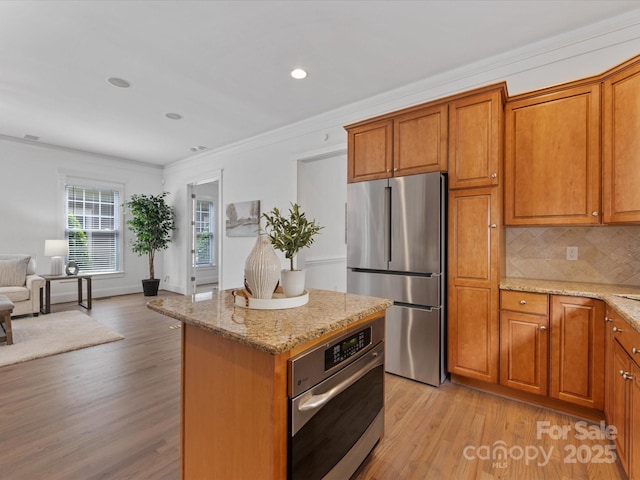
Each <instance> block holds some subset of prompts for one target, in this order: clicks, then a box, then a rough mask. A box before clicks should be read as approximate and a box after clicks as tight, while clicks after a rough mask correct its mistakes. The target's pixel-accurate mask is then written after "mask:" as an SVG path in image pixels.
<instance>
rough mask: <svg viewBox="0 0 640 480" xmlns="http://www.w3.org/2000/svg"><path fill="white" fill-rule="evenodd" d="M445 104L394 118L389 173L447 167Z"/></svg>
mask: <svg viewBox="0 0 640 480" xmlns="http://www.w3.org/2000/svg"><path fill="white" fill-rule="evenodd" d="M447 109H448V106H447V104H443V105H436V106H432V107H427V108H424V109H421V110H418V111H415V112H410V113H405V114H404V115H400V116H398V117H397V118H395V119H394V125H393V134H394V139H393V175H394V176H399V175H413V174H416V173H427V172H440V171H446V170H447V133H448V132H447V126H448V122H447V111H448V110H447Z"/></svg>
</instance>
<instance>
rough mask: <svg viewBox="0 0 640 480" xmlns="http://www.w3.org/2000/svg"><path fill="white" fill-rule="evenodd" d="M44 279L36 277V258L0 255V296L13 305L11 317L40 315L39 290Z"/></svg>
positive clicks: (23, 255)
mask: <svg viewBox="0 0 640 480" xmlns="http://www.w3.org/2000/svg"><path fill="white" fill-rule="evenodd" d="M43 286H44V278H42V277H40V276H38V275H36V256H35V255H28V254H0V295H5V296H6V297H8V298H9V300H11V301H12V302H13V304H14V305H15V306H14V308H13V313H12V314H11V316H12V317H15V316H16V315H25V314H33V315H35V316H37V315H38V314H39V313H40V289H41V288H42V287H43Z"/></svg>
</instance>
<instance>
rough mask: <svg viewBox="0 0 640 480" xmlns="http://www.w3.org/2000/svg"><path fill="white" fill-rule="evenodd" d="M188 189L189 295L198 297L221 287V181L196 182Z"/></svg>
mask: <svg viewBox="0 0 640 480" xmlns="http://www.w3.org/2000/svg"><path fill="white" fill-rule="evenodd" d="M188 187H189V188H188V205H189V213H190V217H191V228H190V232H189V243H188V255H187V257H188V260H187V266H188V268H187V277H188V278H187V285H188V288H187V290H188V292H187V293H188V294H196V293H203V292H210V291H214V290H217V289H218V288H220V277H221V263H222V262H221V252H222V245H221V243H222V242H221V236H220V231H221V224H220V221H221V204H222V201H221V196H222V195H221V191H220V190H221V189H220V179H219V178H212V179H208V180H203V181H200V182H194V183H192V184H189V185H188Z"/></svg>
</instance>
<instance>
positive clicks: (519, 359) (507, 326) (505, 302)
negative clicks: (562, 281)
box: [500, 290, 549, 395]
mask: <svg viewBox="0 0 640 480" xmlns="http://www.w3.org/2000/svg"><path fill="white" fill-rule="evenodd" d="M548 371H549V298H548V295H546V294H544V293H530V292H517V291H508V290H505V291H501V292H500V384H502V385H504V386H506V387H510V388H516V389H518V390H523V391H525V392H530V393H535V394H538V395H546V394H547V392H548Z"/></svg>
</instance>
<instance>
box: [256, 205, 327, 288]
mask: <svg viewBox="0 0 640 480" xmlns="http://www.w3.org/2000/svg"><path fill="white" fill-rule="evenodd" d="M262 216H263V217H264V219H265V230H266V232H267V235H269V239H270V240H271V245H273V248H275V249H276V250H280V251H281V252H284V256H285V258H287V259H289V262H290V263H289V266H290V268H289V270H282V272H281V279H280V280H281V281H280V283H281V284H282V289H283V290H284V294H285V295H286V296H287V297H295V296H297V295H301V294H302V293H303V292H304V284H305V272H304V270H295V269H294V268H293V258H294V257H295V256H296V254H297V253H298V252H299V251H300V250H301V249H303V248H305V247H308V246H310V245H311V244H312V243H313V237H314V236H315V235H316V234H318V233H319V232H320V230H321V229H323V228H324V227H321V226H319V225H318V224H317V223H316V221H315V220H312V221H309V220H308V219H307V217H306V216H305V214H304V212H301V211H300V206H299V205H298V204H297V203H294V204H292V205H291V208H290V209H289V215H288V216H285V215H283V214H281V213H280V211H279V210H278V209H277V208H274V209H273V210H271V212H269V213H264V214H262Z"/></svg>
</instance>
